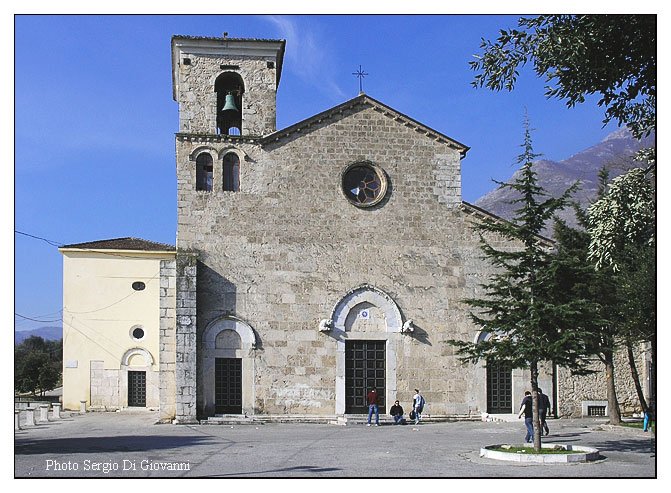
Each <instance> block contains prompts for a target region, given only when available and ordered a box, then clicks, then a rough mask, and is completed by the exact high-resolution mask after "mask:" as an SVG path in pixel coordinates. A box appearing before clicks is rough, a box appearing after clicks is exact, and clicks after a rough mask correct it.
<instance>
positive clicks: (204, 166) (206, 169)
mask: <svg viewBox="0 0 671 493" xmlns="http://www.w3.org/2000/svg"><path fill="white" fill-rule="evenodd" d="M196 190H205V191H208V192H211V191H212V156H210V155H209V154H207V153H203V154H200V155H199V156H198V157H197V158H196Z"/></svg>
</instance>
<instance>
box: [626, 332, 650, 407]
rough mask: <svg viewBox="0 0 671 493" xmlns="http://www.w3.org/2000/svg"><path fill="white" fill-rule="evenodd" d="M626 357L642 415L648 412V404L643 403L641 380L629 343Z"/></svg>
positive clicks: (628, 343)
mask: <svg viewBox="0 0 671 493" xmlns="http://www.w3.org/2000/svg"><path fill="white" fill-rule="evenodd" d="M627 357H628V358H629V368H630V369H631V378H633V379H634V387H636V394H637V395H638V402H640V403H641V409H642V410H643V412H644V413H647V412H648V403H647V402H646V401H645V396H644V395H643V389H642V388H641V380H640V378H639V376H638V369H637V368H636V358H634V349H633V348H632V347H631V343H630V342H627Z"/></svg>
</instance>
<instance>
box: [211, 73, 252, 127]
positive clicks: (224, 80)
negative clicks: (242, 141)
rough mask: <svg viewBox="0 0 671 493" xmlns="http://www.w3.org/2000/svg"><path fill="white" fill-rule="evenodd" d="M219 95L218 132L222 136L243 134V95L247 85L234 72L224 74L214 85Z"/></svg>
mask: <svg viewBox="0 0 671 493" xmlns="http://www.w3.org/2000/svg"><path fill="white" fill-rule="evenodd" d="M214 92H216V93H217V132H218V133H219V134H221V135H240V134H241V133H242V95H243V94H244V93H245V84H244V82H243V81H242V77H240V75H239V74H236V73H234V72H224V73H223V74H221V75H219V77H217V80H216V81H215V83H214Z"/></svg>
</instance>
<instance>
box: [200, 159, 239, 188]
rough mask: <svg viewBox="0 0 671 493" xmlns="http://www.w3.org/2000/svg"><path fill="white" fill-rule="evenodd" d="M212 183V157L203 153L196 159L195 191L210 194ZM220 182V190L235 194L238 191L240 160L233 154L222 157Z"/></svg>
mask: <svg viewBox="0 0 671 493" xmlns="http://www.w3.org/2000/svg"><path fill="white" fill-rule="evenodd" d="M214 181H215V180H214V166H213V162H212V156H211V155H210V154H208V153H207V152H203V153H201V154H199V155H198V157H197V158H196V190H204V191H206V192H211V191H212V188H213V183H214ZM217 181H218V180H217ZM222 181H223V185H222V190H223V191H225V192H237V191H238V190H239V189H240V158H239V157H238V155H237V154H236V153H234V152H229V153H227V154H226V155H225V156H224V159H223V165H222Z"/></svg>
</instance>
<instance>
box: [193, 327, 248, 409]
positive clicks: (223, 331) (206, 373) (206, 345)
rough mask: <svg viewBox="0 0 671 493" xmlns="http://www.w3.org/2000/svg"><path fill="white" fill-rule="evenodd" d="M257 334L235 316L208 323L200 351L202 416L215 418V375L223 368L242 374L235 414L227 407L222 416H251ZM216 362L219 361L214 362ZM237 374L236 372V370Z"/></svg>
mask: <svg viewBox="0 0 671 493" xmlns="http://www.w3.org/2000/svg"><path fill="white" fill-rule="evenodd" d="M255 349H256V334H255V333H254V329H252V327H251V326H250V325H249V324H248V323H246V322H244V321H243V320H240V319H238V318H236V317H232V316H222V317H219V318H217V319H215V320H213V321H212V322H210V323H209V324H208V326H207V327H206V328H205V330H204V331H203V338H202V352H201V365H200V373H201V389H199V391H200V392H199V393H200V394H201V395H202V396H203V402H202V406H203V413H204V414H205V415H206V416H214V415H215V414H216V412H217V398H216V395H215V393H216V392H215V391H216V387H217V385H218V382H217V380H216V379H215V372H217V371H219V372H220V371H226V370H225V369H224V368H234V367H235V368H239V371H240V372H241V375H240V379H239V382H238V383H236V384H235V385H239V386H240V406H239V410H238V411H232V410H231V409H230V408H228V407H226V408H225V409H224V410H223V411H220V412H222V413H225V414H228V413H231V412H232V413H235V414H238V413H242V414H247V415H252V414H254V350H255ZM217 361H218V362H217ZM236 371H238V370H236Z"/></svg>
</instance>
